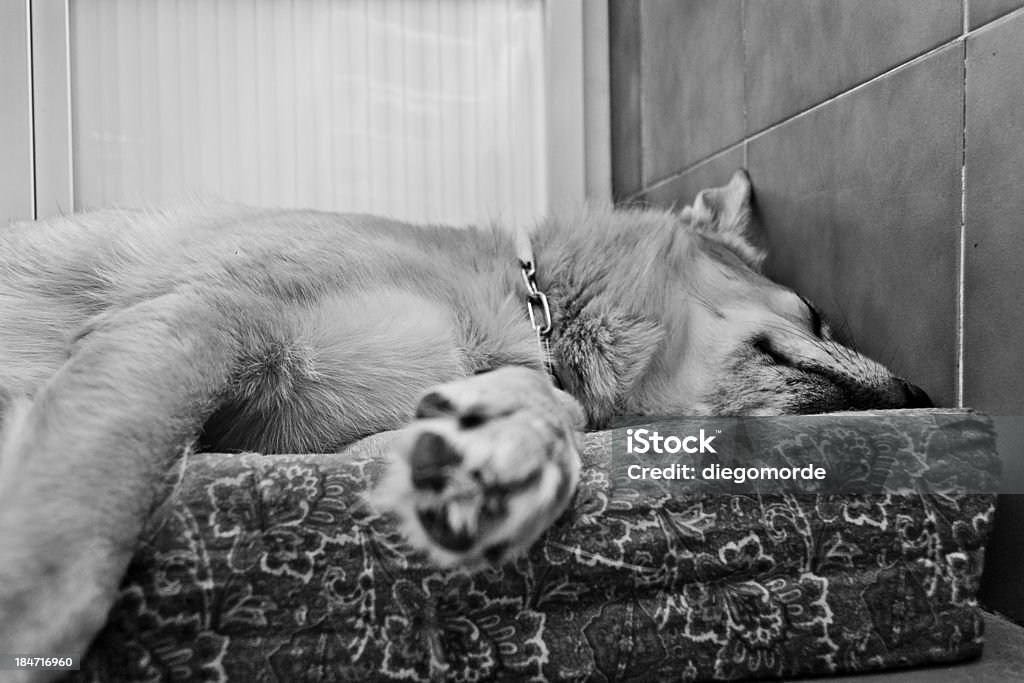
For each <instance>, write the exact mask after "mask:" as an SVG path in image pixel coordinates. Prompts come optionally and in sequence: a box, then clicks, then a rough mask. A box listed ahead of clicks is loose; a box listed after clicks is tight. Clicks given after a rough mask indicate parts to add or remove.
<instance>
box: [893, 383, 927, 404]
mask: <svg viewBox="0 0 1024 683" xmlns="http://www.w3.org/2000/svg"><path fill="white" fill-rule="evenodd" d="M899 382H900V384H901V385H902V386H903V396H904V400H905V402H906V404H905V406H904V407H906V408H934V407H935V404H934V403H932V399H931V397H930V396H928V394H926V393H925V392H924V389H922V388H921V387H919V386H917V385H914V384H911V383H910V382H908V381H906V380H905V379H901V380H899Z"/></svg>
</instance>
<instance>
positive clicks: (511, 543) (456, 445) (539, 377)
mask: <svg viewBox="0 0 1024 683" xmlns="http://www.w3.org/2000/svg"><path fill="white" fill-rule="evenodd" d="M417 418H418V419H417V420H416V421H415V422H414V423H413V424H412V425H410V426H409V428H408V429H406V430H404V431H403V432H402V434H401V435H400V436H399V438H398V440H397V441H396V443H395V449H394V453H393V456H392V457H393V462H392V464H391V467H390V471H389V472H388V475H387V476H386V477H384V479H383V480H382V481H381V483H380V484H379V485H378V487H377V490H376V491H375V492H374V496H373V498H374V502H375V503H376V504H377V505H378V506H379V507H382V508H385V509H389V510H391V511H393V512H395V513H396V514H397V515H398V516H399V517H400V519H401V521H402V524H403V526H404V528H405V531H406V534H407V535H408V537H409V540H410V541H411V542H412V543H413V544H415V545H416V546H418V547H421V548H423V549H425V550H427V551H428V552H429V554H430V555H431V557H432V558H433V559H434V560H435V561H436V562H438V563H440V564H442V565H460V566H466V567H476V566H479V565H482V564H487V563H490V564H496V563H500V562H502V561H504V560H506V559H508V558H511V557H514V556H515V555H517V554H519V553H520V552H522V551H523V550H525V549H526V548H528V547H529V546H530V545H531V544H532V543H533V542H534V541H535V540H536V539H537V537H538V536H540V534H541V533H542V532H543V531H544V530H545V529H546V528H547V527H548V526H549V525H550V524H551V523H552V522H553V521H554V520H555V519H557V518H558V516H559V515H560V514H561V513H562V511H563V510H564V509H565V507H566V505H567V504H568V502H569V499H570V498H571V497H572V494H573V491H574V490H575V488H576V484H577V481H578V479H579V469H580V454H579V452H580V435H579V430H580V429H582V427H583V411H582V409H581V408H580V406H579V404H578V403H576V401H575V399H573V398H572V397H570V396H569V395H568V394H565V393H563V392H561V391H558V390H556V389H555V388H553V387H552V386H551V384H550V382H549V381H548V379H547V377H545V376H544V375H543V374H541V373H538V372H536V371H533V370H528V369H526V368H519V367H506V368H501V369H498V370H494V371H492V372H489V373H486V374H482V375H476V376H473V377H468V378H465V379H461V380H457V381H454V382H450V383H448V384H443V385H441V386H438V387H435V388H434V389H433V390H432V391H430V392H428V393H427V394H426V395H425V396H424V397H423V398H422V399H421V401H420V404H419V408H418V410H417Z"/></svg>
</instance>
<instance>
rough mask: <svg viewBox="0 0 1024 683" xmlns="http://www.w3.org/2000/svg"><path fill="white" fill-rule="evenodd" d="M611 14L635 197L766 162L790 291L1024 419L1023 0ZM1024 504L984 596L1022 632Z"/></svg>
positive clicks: (964, 401) (615, 95)
mask: <svg viewBox="0 0 1024 683" xmlns="http://www.w3.org/2000/svg"><path fill="white" fill-rule="evenodd" d="M610 12H611V17H610V18H611V36H612V45H611V52H612V65H611V67H612V101H613V104H612V135H613V140H612V146H613V150H612V155H613V183H614V191H615V195H616V198H617V199H618V200H620V201H631V200H639V201H645V202H650V203H654V204H659V205H665V206H669V205H680V206H681V205H684V204H688V203H690V202H691V201H692V199H693V197H694V195H695V194H696V192H697V191H698V190H700V189H701V188H703V187H707V186H710V185H717V184H721V183H723V182H725V181H726V180H728V177H729V175H730V174H731V173H732V171H733V170H734V169H735V168H738V167H741V166H742V167H746V168H747V169H748V170H749V171H750V174H751V177H752V180H753V183H754V189H755V195H756V201H757V208H758V216H759V219H760V220H761V222H762V224H763V227H764V229H765V231H766V236H767V240H766V241H767V244H768V246H769V249H770V250H771V255H770V256H769V261H768V271H769V273H770V274H771V275H772V276H773V277H775V278H776V279H777V280H779V281H781V282H784V283H785V284H788V285H790V286H792V287H794V288H795V289H797V290H798V291H799V292H801V293H802V294H804V295H805V296H808V297H809V298H810V299H812V300H814V301H815V302H816V303H818V304H819V305H820V306H821V307H822V308H823V309H824V310H825V311H826V312H827V313H828V314H829V317H830V318H831V319H832V320H833V322H834V323H838V325H837V327H841V328H845V329H848V333H849V337H851V338H852V340H853V341H854V342H855V343H856V344H857V346H858V348H860V349H861V350H863V351H864V352H866V353H867V354H868V355H871V356H873V357H875V358H878V359H879V360H882V361H884V362H886V363H888V364H889V365H890V367H892V368H894V369H895V370H896V371H897V372H898V373H899V374H901V375H903V376H905V377H907V378H909V379H911V380H913V381H914V382H915V383H917V384H920V385H921V386H922V387H923V388H924V389H925V390H926V391H927V392H928V393H929V394H930V395H931V396H932V398H933V399H935V401H936V403H938V404H939V405H946V406H953V405H968V406H971V407H975V408H979V409H982V410H985V411H988V412H989V413H991V414H994V415H1024V287H1022V286H1021V285H1022V281H1024V278H1022V277H1021V274H1022V273H1024V0H928V2H923V1H922V0H888V1H886V2H880V1H877V2H863V1H862V0H745V1H743V2H740V1H730V2H721V1H719V0H686V1H682V0H612V2H611V5H610ZM1001 448H1002V450H1003V452H1002V456H1003V458H1004V460H1007V461H1011V460H1020V459H1024V450H1021V448H1020V444H1016V445H1015V444H1013V443H1001ZM1022 499H1024V496H1018V497H1004V499H1002V500H1001V501H1000V509H999V512H998V518H997V527H996V530H995V534H994V536H995V538H994V539H993V543H992V552H990V554H989V562H988V567H987V570H986V581H985V586H984V587H983V595H984V597H985V599H986V600H987V602H988V604H989V605H990V606H992V607H994V608H996V609H999V610H1000V611H1003V612H1005V613H1008V614H1010V615H1011V616H1013V617H1015V618H1017V619H1018V620H1024V580H1022V578H1021V577H1022V572H1024V569H1022V567H1024V533H1021V532H1020V531H1019V530H1020V529H1021V528H1022V527H1024V500H1022Z"/></svg>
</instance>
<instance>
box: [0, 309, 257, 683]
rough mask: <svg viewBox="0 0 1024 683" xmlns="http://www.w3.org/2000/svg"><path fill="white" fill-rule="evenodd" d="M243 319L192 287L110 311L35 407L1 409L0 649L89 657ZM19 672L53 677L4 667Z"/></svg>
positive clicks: (213, 393) (210, 400)
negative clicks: (169, 470)
mask: <svg viewBox="0 0 1024 683" xmlns="http://www.w3.org/2000/svg"><path fill="white" fill-rule="evenodd" d="M244 321H245V318H244V315H243V314H242V313H241V311H240V310H239V309H237V308H233V307H232V306H231V305H230V302H229V301H226V300H223V299H222V300H220V301H218V302H217V305H212V304H211V303H210V302H209V297H205V299H204V300H201V299H200V298H199V297H195V296H190V295H189V294H188V293H177V294H172V295H167V296H163V297H160V298H158V299H154V300H152V301H148V302H144V303H141V304H138V305H136V306H133V307H131V308H129V309H125V310H123V311H121V312H118V313H116V314H113V315H108V316H105V317H103V318H102V319H101V320H100V321H99V322H98V323H97V324H96V325H94V326H93V328H92V329H91V330H90V331H89V333H88V334H87V335H86V336H85V337H84V338H82V339H81V340H80V341H78V342H77V343H76V345H75V348H74V351H73V353H72V354H71V356H70V358H69V359H68V360H67V362H66V363H65V364H64V365H63V366H62V367H61V368H60V369H59V370H58V371H57V373H56V374H55V375H54V376H53V377H52V378H51V379H50V381H49V382H47V383H46V384H45V385H44V386H43V387H42V388H41V389H40V390H39V391H38V393H37V394H36V395H35V396H34V398H33V401H32V402H31V405H23V406H21V407H20V408H17V409H15V410H13V411H12V412H11V413H10V414H9V415H8V419H7V425H6V428H5V432H6V433H5V434H4V435H3V441H2V442H0V443H3V452H0V472H3V474H4V479H3V481H0V653H10V654H31V655H43V656H46V655H68V654H74V655H81V654H82V653H83V651H84V650H85V648H86V646H87V645H88V643H89V641H90V639H91V638H92V636H93V635H94V634H95V633H96V631H98V629H99V628H100V627H101V626H102V624H103V622H104V619H105V618H106V615H107V611H108V609H109V608H110V606H111V604H112V602H113V600H114V598H115V595H116V591H117V588H118V584H119V582H120V580H121V577H122V574H123V572H124V569H125V567H126V565H127V563H128V560H129V559H130V556H131V553H132V550H133V548H134V546H135V543H136V540H137V536H138V534H139V533H140V530H141V528H142V526H143V524H144V522H145V521H146V516H147V513H148V511H149V510H150V509H151V506H152V504H153V502H154V497H155V495H156V490H157V482H158V481H159V480H160V478H161V474H162V473H163V472H164V471H165V469H166V467H167V466H168V465H169V464H171V463H172V462H173V461H174V460H175V459H176V458H177V457H179V456H180V454H181V453H182V449H183V448H184V447H185V445H186V444H187V443H188V442H189V440H190V439H192V438H193V437H194V436H195V434H196V433H197V431H198V430H199V429H200V427H201V425H202V423H203V421H204V419H205V417H206V416H207V415H208V414H209V413H210V412H211V411H212V410H213V409H214V408H215V405H216V402H217V400H218V397H219V394H220V393H221V392H222V391H223V390H224V387H225V386H227V384H228V381H229V374H230V372H231V368H232V365H233V363H232V359H233V358H234V357H235V355H236V353H237V351H238V349H237V346H238V345H239V344H240V343H241V342H240V341H239V336H240V335H238V334H236V333H235V332H236V331H237V329H238V325H240V324H244ZM13 674H21V675H23V676H24V680H34V679H35V677H46V676H47V675H46V674H44V673H42V672H38V673H35V674H29V673H28V672H25V671H21V672H11V671H8V672H4V675H5V676H7V675H13ZM4 680H5V681H6V680H8V679H7V678H5V679H4Z"/></svg>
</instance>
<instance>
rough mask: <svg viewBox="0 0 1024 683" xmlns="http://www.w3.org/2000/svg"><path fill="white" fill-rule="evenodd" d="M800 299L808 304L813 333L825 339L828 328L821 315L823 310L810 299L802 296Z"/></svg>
mask: <svg viewBox="0 0 1024 683" xmlns="http://www.w3.org/2000/svg"><path fill="white" fill-rule="evenodd" d="M797 296H799V295H797ZM800 301H803V302H804V305H805V306H807V311H808V312H809V313H810V325H811V334H813V335H814V336H815V337H817V338H818V339H824V338H825V331H826V330H825V321H824V319H822V317H821V311H819V310H818V308H817V307H816V306H815V305H814V304H812V303H811V302H810V301H808V300H807V299H805V298H804V297H802V296H801V297H800Z"/></svg>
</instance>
